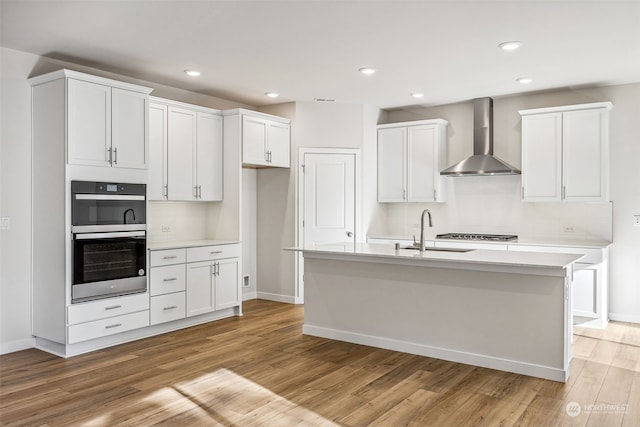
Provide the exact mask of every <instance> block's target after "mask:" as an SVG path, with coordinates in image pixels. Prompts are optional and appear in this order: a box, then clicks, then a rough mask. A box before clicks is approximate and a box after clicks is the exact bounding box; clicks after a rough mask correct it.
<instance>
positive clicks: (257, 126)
mask: <svg viewBox="0 0 640 427" xmlns="http://www.w3.org/2000/svg"><path fill="white" fill-rule="evenodd" d="M267 127H268V122H267V121H266V120H264V119H259V118H256V117H251V116H243V117H242V163H245V164H249V165H262V166H268V163H267V157H266V156H267V132H268V130H267Z"/></svg>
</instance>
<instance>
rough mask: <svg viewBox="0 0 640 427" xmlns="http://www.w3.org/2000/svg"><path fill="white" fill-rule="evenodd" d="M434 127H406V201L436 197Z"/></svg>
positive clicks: (429, 199)
mask: <svg viewBox="0 0 640 427" xmlns="http://www.w3.org/2000/svg"><path fill="white" fill-rule="evenodd" d="M435 144H436V129H435V127H433V126H415V127H409V128H407V201H408V202H433V201H435V199H436V175H435V172H437V173H438V174H439V173H440V171H439V170H438V171H435V167H436V164H437V162H436V160H437V159H436V156H435V155H436V146H435Z"/></svg>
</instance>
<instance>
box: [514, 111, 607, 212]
mask: <svg viewBox="0 0 640 427" xmlns="http://www.w3.org/2000/svg"><path fill="white" fill-rule="evenodd" d="M612 107H613V106H612V104H611V103H610V102H598V103H591V104H580V105H570V106H563V107H553V108H539V109H534V110H521V111H519V113H520V114H521V116H522V200H523V201H526V202H559V201H566V202H606V201H608V200H609V112H610V111H611V109H612Z"/></svg>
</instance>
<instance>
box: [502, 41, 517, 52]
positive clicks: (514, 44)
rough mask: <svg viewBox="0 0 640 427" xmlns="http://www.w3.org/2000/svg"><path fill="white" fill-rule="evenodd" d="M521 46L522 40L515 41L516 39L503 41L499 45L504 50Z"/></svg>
mask: <svg viewBox="0 0 640 427" xmlns="http://www.w3.org/2000/svg"><path fill="white" fill-rule="evenodd" d="M520 46H522V42H519V41H515V40H513V41H509V42H502V43H500V44H499V45H498V47H499V48H500V49H502V50H516V49H518V48H519V47H520Z"/></svg>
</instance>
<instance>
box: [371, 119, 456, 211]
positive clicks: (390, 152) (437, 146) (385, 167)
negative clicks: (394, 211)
mask: <svg viewBox="0 0 640 427" xmlns="http://www.w3.org/2000/svg"><path fill="white" fill-rule="evenodd" d="M447 125H448V122H447V121H446V120H441V119H435V120H420V121H415V122H404V123H393V124H386V125H379V126H378V201H379V202H443V201H445V199H446V194H445V189H444V185H443V184H444V179H443V178H441V176H440V170H442V169H444V168H445V166H446V160H447V159H446V155H447V154H446V153H447V152H446V141H447Z"/></svg>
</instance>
